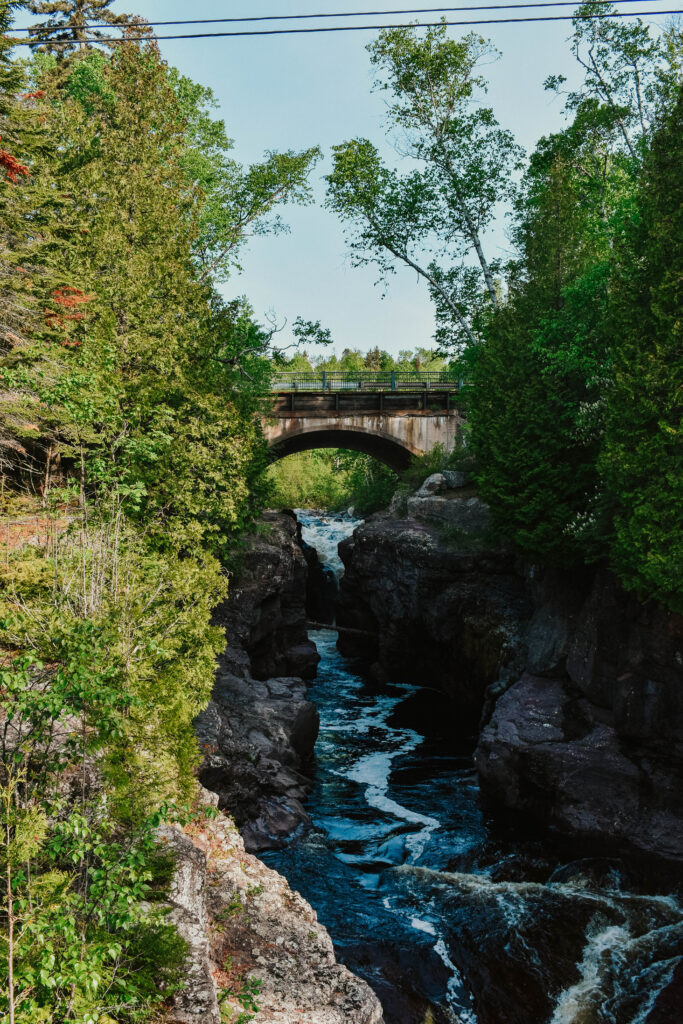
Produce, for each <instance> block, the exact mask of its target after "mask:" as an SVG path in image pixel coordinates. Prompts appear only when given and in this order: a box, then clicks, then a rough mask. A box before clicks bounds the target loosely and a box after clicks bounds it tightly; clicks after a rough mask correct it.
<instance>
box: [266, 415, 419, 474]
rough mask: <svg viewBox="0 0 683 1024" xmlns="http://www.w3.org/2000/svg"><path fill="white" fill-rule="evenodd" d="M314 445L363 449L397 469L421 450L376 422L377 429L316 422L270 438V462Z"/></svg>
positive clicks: (311, 447) (402, 466)
mask: <svg viewBox="0 0 683 1024" xmlns="http://www.w3.org/2000/svg"><path fill="white" fill-rule="evenodd" d="M266 433H268V431H267V432H266ZM271 436H272V435H271ZM313 448H348V449H350V450H351V451H355V452H363V453H364V454H365V455H372V456H373V457H374V458H376V459H379V461H380V462H383V463H384V464H385V465H386V466H389V468H390V469H394V470H401V469H406V468H407V467H408V466H409V465H410V461H411V458H412V456H413V455H420V454H421V450H420V449H419V448H417V447H415V446H413V445H411V444H410V443H408V442H406V441H404V440H402V439H398V438H396V437H395V436H392V435H391V434H388V433H386V432H385V431H382V430H378V429H377V427H376V426H375V427H374V429H367V428H364V427H358V426H352V425H350V424H345V425H344V426H333V425H330V426H326V425H325V426H318V425H316V426H315V427H312V428H310V429H305V428H302V429H298V430H296V429H294V430H290V431H288V432H286V433H284V434H277V435H276V436H272V439H271V440H270V444H269V449H268V454H269V458H270V460H271V462H277V461H278V460H279V459H284V458H286V457H287V456H288V455H294V454H296V453H297V452H305V451H311V450H312V449H313Z"/></svg>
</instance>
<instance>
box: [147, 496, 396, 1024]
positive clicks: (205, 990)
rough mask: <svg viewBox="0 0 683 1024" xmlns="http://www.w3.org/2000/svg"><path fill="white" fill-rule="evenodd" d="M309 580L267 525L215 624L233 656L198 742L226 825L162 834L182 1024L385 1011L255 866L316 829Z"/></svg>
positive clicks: (334, 1023) (366, 1021) (331, 1018)
mask: <svg viewBox="0 0 683 1024" xmlns="http://www.w3.org/2000/svg"><path fill="white" fill-rule="evenodd" d="M308 560H309V562H310V561H311V556H310V553H309V554H308ZM307 574H308V566H307V560H306V557H305V555H304V552H303V550H302V543H301V532H300V528H299V526H298V524H297V522H296V519H295V518H294V516H293V515H292V514H291V513H286V512H284V513H275V512H267V513H265V514H264V515H263V516H262V517H261V520H260V523H259V526H258V531H257V532H256V533H255V534H254V535H253V536H251V537H249V538H248V539H247V540H246V542H245V546H244V550H243V554H242V559H241V564H240V565H239V570H238V572H237V573H236V574H235V577H234V579H233V581H232V586H231V591H230V599H229V600H228V601H227V602H226V603H225V604H224V605H223V606H222V607H221V608H219V609H218V610H217V612H216V620H217V621H218V622H219V623H220V624H221V625H222V626H224V628H225V630H226V638H227V647H226V650H225V652H224V654H223V656H222V657H221V658H220V661H219V666H218V670H217V673H216V682H215V686H214V691H213V697H212V700H211V702H210V704H209V706H208V707H207V708H206V710H205V711H203V712H202V713H201V714H200V715H199V717H198V719H197V722H196V730H197V736H198V739H199V743H200V746H201V749H202V750H203V752H204V761H203V764H202V767H201V771H200V780H201V781H202V783H203V785H204V786H205V787H206V788H205V789H203V790H202V793H203V799H204V802H205V803H207V804H210V805H213V806H214V807H215V808H220V811H221V812H225V813H219V814H218V816H217V817H215V818H211V817H210V816H209V817H205V818H204V817H201V816H200V818H199V819H198V820H197V821H195V822H193V823H191V824H190V825H188V826H186V827H185V828H184V829H180V828H178V827H164V828H162V829H161V830H160V838H161V840H162V842H163V843H164V844H165V845H166V846H167V848H169V849H170V850H171V851H172V852H173V855H174V858H175V862H176V869H175V875H174V881H173V886H172V890H171V894H170V902H171V915H170V919H171V920H172V921H173V922H174V923H175V924H176V926H177V927H178V929H179V931H180V933H181V935H182V936H183V937H184V939H185V941H186V942H187V943H188V959H187V978H186V986H185V989H184V990H183V991H182V992H181V993H180V994H179V996H178V997H177V998H176V1000H175V1005H174V1007H173V1009H172V1010H171V1011H170V1019H171V1020H173V1021H176V1022H177V1024H220V1022H221V1021H222V1020H225V1019H232V1018H233V1017H234V1018H235V1019H241V1017H240V1014H241V1013H245V1014H248V1019H249V1020H252V1019H253V1020H254V1024H259V1022H263V1024H266V1022H267V1024H382V1008H381V1006H380V1003H379V1000H378V999H377V997H376V996H375V994H374V993H373V991H372V989H371V988H370V987H369V986H368V985H367V984H366V983H365V982H364V981H362V980H361V979H359V978H357V977H356V976H355V975H354V974H352V973H351V972H350V971H349V970H348V969H347V968H346V967H343V966H342V965H340V964H338V963H337V961H336V958H335V954H334V949H333V947H332V940H331V939H330V936H329V934H328V932H327V931H326V929H325V928H324V927H323V926H322V925H321V924H320V923H319V922H318V920H317V917H316V914H315V911H314V910H313V909H312V908H311V907H310V905H309V904H308V903H307V902H306V901H305V900H304V899H303V898H302V897H301V896H300V895H299V894H298V893H296V892H294V891H293V890H292V889H290V887H289V885H288V884H287V882H286V880H285V879H284V878H283V877H282V876H281V875H279V874H277V872H275V871H272V870H270V869H269V868H267V867H266V866H265V865H264V864H263V863H262V862H261V861H260V860H258V859H257V857H255V856H254V855H253V854H254V851H259V850H265V849H272V848H276V847H278V846H281V845H282V844H283V843H285V842H287V841H290V840H291V839H292V838H293V837H295V836H296V835H297V833H299V832H301V831H302V830H303V829H305V828H306V827H308V825H309V824H310V819H309V817H308V814H307V813H306V811H305V809H304V807H303V803H302V801H303V799H304V797H305V795H306V792H307V790H308V788H309V786H310V777H309V772H310V767H311V761H312V757H313V747H314V744H315V740H316V737H317V734H318V713H317V711H316V709H315V706H314V705H313V704H311V703H310V701H308V700H307V699H306V683H305V681H304V680H305V679H310V678H311V677H312V676H314V675H315V671H316V666H317V663H318V660H319V658H318V654H317V651H316V649H315V645H314V644H312V643H311V642H310V641H309V640H308V637H307V633H306V607H305V605H306V589H307V587H306V583H307ZM245 1019H246V1018H245Z"/></svg>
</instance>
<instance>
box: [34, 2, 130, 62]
mask: <svg viewBox="0 0 683 1024" xmlns="http://www.w3.org/2000/svg"><path fill="white" fill-rule="evenodd" d="M113 2H114V0H26V7H27V8H28V9H29V11H31V13H32V14H38V15H43V14H47V15H48V19H47V21H41V22H38V23H37V24H35V25H32V26H31V27H30V28H29V36H30V37H31V39H32V40H34V45H35V44H36V43H37V44H39V45H38V49H40V50H43V51H46V52H49V53H56V54H58V55H59V56H65V55H66V54H68V53H69V52H71V51H73V50H75V49H84V48H85V47H87V46H88V45H89V43H88V40H92V39H97V40H98V41H100V42H102V43H103V44H104V45H105V46H106V45H109V46H111V45H113V44H112V43H111V42H108V40H109V39H110V36H109V35H107V34H106V33H104V32H102V29H101V28H91V27H90V25H91V24H92V25H100V26H101V24H102V23H103V22H104V23H105V24H106V25H111V26H112V28H114V27H119V28H123V27H124V26H126V25H131V24H132V23H133V22H134V19H131V17H130V15H128V14H114V12H113V11H112V10H110V7H111V5H112V3H113Z"/></svg>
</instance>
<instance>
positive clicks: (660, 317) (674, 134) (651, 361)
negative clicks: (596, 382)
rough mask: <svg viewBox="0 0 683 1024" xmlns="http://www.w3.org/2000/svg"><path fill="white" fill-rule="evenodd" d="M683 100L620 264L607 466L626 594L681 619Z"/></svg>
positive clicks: (660, 137)
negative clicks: (659, 603) (631, 591)
mask: <svg viewBox="0 0 683 1024" xmlns="http://www.w3.org/2000/svg"><path fill="white" fill-rule="evenodd" d="M682 282H683V91H681V92H679V96H678V100H677V102H676V103H675V105H674V106H673V108H672V109H671V110H670V111H669V112H668V113H667V114H666V116H665V117H663V118H662V120H661V123H660V125H659V128H658V130H657V132H656V134H655V135H654V138H653V144H652V150H651V153H650V154H649V156H648V158H647V160H646V163H645V171H644V175H643V181H642V184H641V187H640V194H639V202H638V211H637V213H636V215H635V217H634V219H633V223H632V225H631V229H630V231H629V233H628V234H627V237H626V239H625V240H624V242H623V244H622V245H621V247H620V249H619V251H618V252H617V256H616V270H615V274H614V292H613V295H612V303H611V312H612V317H611V327H612V331H613V334H614V337H615V338H616V339H618V340H619V341H618V345H617V349H616V355H615V380H614V385H613V387H612V388H611V390H610V394H609V401H608V410H607V431H606V439H605V446H604V451H603V454H602V458H601V462H600V466H601V470H602V473H603V476H604V478H605V480H606V483H607V488H608V493H609V496H610V498H611V500H612V501H613V503H614V539H613V544H612V558H613V563H614V567H615V569H616V571H617V573H618V575H619V576H620V578H621V579H622V581H623V582H624V584H625V585H626V586H627V587H629V588H632V589H635V590H637V591H638V593H639V594H640V595H641V596H642V597H655V598H657V599H658V600H660V601H663V602H664V603H665V604H668V605H669V606H670V607H672V608H674V609H675V610H677V611H683V588H682V586H681V580H683V513H682V510H683V428H682V427H681V420H682V416H683V397H682V396H683V327H682V321H681V307H682V305H683V287H682Z"/></svg>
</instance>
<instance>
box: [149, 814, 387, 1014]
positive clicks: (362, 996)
mask: <svg viewBox="0 0 683 1024" xmlns="http://www.w3.org/2000/svg"><path fill="white" fill-rule="evenodd" d="M205 797H206V802H208V803H212V802H214V800H212V798H211V795H210V794H205ZM159 839H160V841H161V842H162V843H163V844H164V845H165V846H166V848H167V849H169V850H170V851H171V852H172V854H173V856H174V858H175V862H176V870H175V876H174V881H173V885H172V889H171V893H170V904H171V913H170V915H169V918H170V920H171V921H172V922H173V923H174V924H175V925H176V927H177V928H178V930H179V932H180V934H181V935H182V936H183V938H184V939H185V941H186V942H187V944H188V958H187V963H188V974H187V985H186V988H185V990H184V991H182V992H181V993H179V994H178V996H177V997H176V999H175V1004H174V1006H173V1007H172V1008H171V1009H170V1011H169V1017H168V1019H169V1021H173V1022H175V1024H221V1021H223V1020H226V1019H233V1018H234V1019H238V1018H239V1016H240V1013H242V1012H243V1007H244V1004H243V1003H242V1002H241V1001H240V998H239V997H240V995H241V994H244V993H248V992H249V990H250V988H251V990H252V992H253V991H254V990H255V989H258V991H256V992H255V995H254V1000H255V1003H256V1005H257V1006H258V1012H256V1013H255V1015H254V1016H253V1017H251V1016H250V1017H249V1019H250V1020H252V1019H253V1021H254V1024H382V1008H381V1006H380V1003H379V1001H378V999H377V997H376V995H375V994H374V992H373V991H372V989H371V988H370V987H369V985H367V984H366V983H365V982H364V981H361V980H360V979H359V978H357V977H356V976H355V975H354V974H352V973H351V971H349V970H348V969H347V968H346V967H343V966H342V965H341V964H338V963H337V961H336V958H335V955H334V950H333V947H332V940H331V939H330V936H329V935H328V933H327V931H326V929H325V928H324V927H323V926H322V925H321V924H320V923H319V922H318V919H317V917H316V914H315V911H314V910H313V909H312V907H311V906H310V905H309V904H308V903H307V902H306V901H305V900H304V899H303V897H302V896H300V895H299V894H298V893H297V892H295V891H293V890H292V889H290V887H289V885H288V883H287V881H286V880H285V879H284V878H283V877H282V876H281V875H279V874H277V872H275V871H271V870H270V868H267V867H266V866H265V864H263V863H262V862H261V861H260V860H258V859H257V858H256V857H254V856H252V855H251V854H249V853H247V851H246V850H245V848H244V844H243V841H242V837H241V836H240V834H239V832H238V830H237V829H236V827H235V825H234V824H233V822H231V821H230V819H228V818H227V817H225V816H224V815H222V814H220V815H219V816H218V817H217V818H215V819H211V818H206V819H201V818H200V819H199V820H198V821H196V822H195V823H193V824H191V825H188V826H186V827H185V829H184V830H181V829H180V828H178V827H172V826H163V827H162V828H161V829H160V830H159ZM254 982H257V983H258V985H257V986H254ZM251 1012H253V1010H252V1011H251ZM228 1015H229V1016H228Z"/></svg>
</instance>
